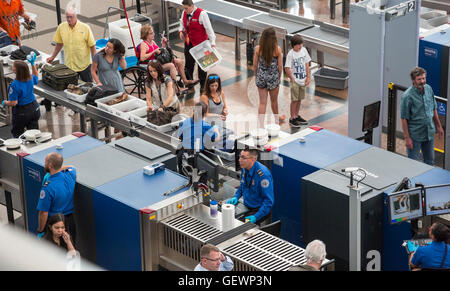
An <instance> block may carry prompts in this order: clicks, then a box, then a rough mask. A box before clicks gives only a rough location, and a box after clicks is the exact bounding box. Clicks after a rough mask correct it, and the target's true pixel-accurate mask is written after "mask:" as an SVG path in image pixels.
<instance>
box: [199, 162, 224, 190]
mask: <svg viewBox="0 0 450 291" xmlns="http://www.w3.org/2000/svg"><path fill="white" fill-rule="evenodd" d="M197 168H198V169H199V170H204V171H206V172H207V177H208V182H209V185H208V186H209V187H210V188H211V189H212V190H213V191H215V192H217V191H219V164H217V163H216V162H215V161H213V160H211V159H210V158H208V157H207V156H206V155H204V154H202V153H199V154H198V159H197Z"/></svg>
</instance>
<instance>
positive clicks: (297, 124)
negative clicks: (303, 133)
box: [289, 118, 301, 127]
mask: <svg viewBox="0 0 450 291" xmlns="http://www.w3.org/2000/svg"><path fill="white" fill-rule="evenodd" d="M289 125H291V126H292V127H301V124H300V122H299V121H298V120H297V118H294V119H292V118H289Z"/></svg>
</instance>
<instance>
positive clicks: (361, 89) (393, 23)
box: [348, 0, 421, 147]
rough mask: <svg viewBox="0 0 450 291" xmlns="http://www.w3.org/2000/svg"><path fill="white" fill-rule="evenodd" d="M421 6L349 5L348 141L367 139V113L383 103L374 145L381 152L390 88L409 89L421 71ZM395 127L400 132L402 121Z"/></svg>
mask: <svg viewBox="0 0 450 291" xmlns="http://www.w3.org/2000/svg"><path fill="white" fill-rule="evenodd" d="M381 4H383V5H381ZM420 5H421V0H389V1H387V0H386V1H372V0H365V1H360V2H358V3H352V4H351V5H350V27H351V29H350V52H349V76H350V79H349V86H348V136H350V137H352V138H358V137H360V136H362V135H364V133H363V132H362V130H361V123H362V119H363V110H362V109H363V108H364V106H366V105H367V104H371V103H373V102H376V101H381V111H380V125H381V126H378V127H377V128H374V130H373V145H375V146H378V147H380V146H381V132H382V128H383V127H384V126H386V124H387V103H388V102H387V101H388V90H387V85H388V83H389V82H394V83H395V84H400V85H403V86H409V84H410V83H411V80H410V78H409V73H410V72H411V70H412V69H413V68H414V67H415V66H417V62H418V48H419V24H420V20H419V10H420ZM361 64H364V65H361ZM396 109H398V110H399V107H396ZM398 117H399V116H398ZM396 122H397V126H398V127H400V124H401V122H400V119H399V118H397V120H396Z"/></svg>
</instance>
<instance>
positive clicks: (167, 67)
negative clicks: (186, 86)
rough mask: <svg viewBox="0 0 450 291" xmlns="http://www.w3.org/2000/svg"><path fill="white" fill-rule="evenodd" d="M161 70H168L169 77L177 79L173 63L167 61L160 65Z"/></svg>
mask: <svg viewBox="0 0 450 291" xmlns="http://www.w3.org/2000/svg"><path fill="white" fill-rule="evenodd" d="M162 68H163V71H164V72H166V71H170V77H171V78H172V80H173V81H174V82H176V81H177V68H175V65H174V64H173V63H167V64H164V65H162Z"/></svg>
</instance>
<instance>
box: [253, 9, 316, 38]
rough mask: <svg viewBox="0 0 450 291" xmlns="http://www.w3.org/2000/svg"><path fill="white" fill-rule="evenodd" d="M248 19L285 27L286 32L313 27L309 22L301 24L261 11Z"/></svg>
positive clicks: (290, 32)
mask: <svg viewBox="0 0 450 291" xmlns="http://www.w3.org/2000/svg"><path fill="white" fill-rule="evenodd" d="M248 19H249V20H253V21H258V22H261V23H264V24H265V25H267V26H277V27H281V28H285V29H286V32H287V33H288V34H293V33H296V32H299V31H302V30H305V29H307V28H310V27H313V25H311V24H303V23H299V22H296V21H290V20H288V19H285V18H280V17H275V16H272V15H270V14H267V13H261V14H258V15H255V16H252V17H249V18H248Z"/></svg>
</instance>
